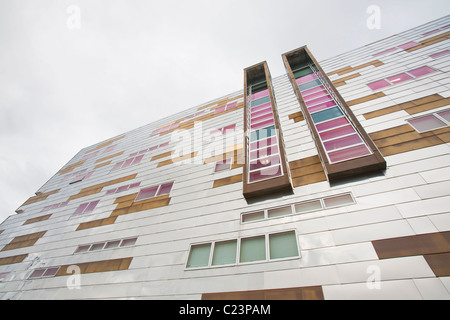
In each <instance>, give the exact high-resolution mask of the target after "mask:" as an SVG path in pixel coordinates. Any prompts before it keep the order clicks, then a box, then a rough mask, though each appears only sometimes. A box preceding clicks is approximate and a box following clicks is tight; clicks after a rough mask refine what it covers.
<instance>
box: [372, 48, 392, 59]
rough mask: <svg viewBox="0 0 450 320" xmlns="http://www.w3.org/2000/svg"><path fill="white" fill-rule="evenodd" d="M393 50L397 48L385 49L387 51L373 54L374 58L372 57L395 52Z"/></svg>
mask: <svg viewBox="0 0 450 320" xmlns="http://www.w3.org/2000/svg"><path fill="white" fill-rule="evenodd" d="M395 50H397V48H391V49H387V50H384V51H381V52H378V53H375V54H373V55H372V56H374V57H377V56H381V55H382V54H386V53H389V52H392V51H395Z"/></svg>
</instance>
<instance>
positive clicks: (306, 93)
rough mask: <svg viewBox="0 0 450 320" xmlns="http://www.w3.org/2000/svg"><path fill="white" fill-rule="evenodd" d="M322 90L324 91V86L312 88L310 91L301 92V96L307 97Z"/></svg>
mask: <svg viewBox="0 0 450 320" xmlns="http://www.w3.org/2000/svg"><path fill="white" fill-rule="evenodd" d="M323 90H325V87H324V86H318V87H314V88H312V89H308V90H304V91H302V96H303V95H305V96H307V95H310V94H313V93H315V92H318V91H323Z"/></svg>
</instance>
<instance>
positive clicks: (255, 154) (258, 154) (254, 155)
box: [250, 145, 278, 160]
mask: <svg viewBox="0 0 450 320" xmlns="http://www.w3.org/2000/svg"><path fill="white" fill-rule="evenodd" d="M277 153H278V146H277V145H273V146H270V147H267V148H264V149H259V150H257V151H252V152H250V160H255V159H258V158H262V157H266V156H270V155H272V154H277Z"/></svg>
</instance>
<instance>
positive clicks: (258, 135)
mask: <svg viewBox="0 0 450 320" xmlns="http://www.w3.org/2000/svg"><path fill="white" fill-rule="evenodd" d="M274 135H275V126H270V127H268V128H264V129H259V130H257V131H253V132H252V133H251V138H250V140H251V141H256V140H261V139H266V138H269V137H271V136H274Z"/></svg>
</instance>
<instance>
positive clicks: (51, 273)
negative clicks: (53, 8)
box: [42, 267, 59, 277]
mask: <svg viewBox="0 0 450 320" xmlns="http://www.w3.org/2000/svg"><path fill="white" fill-rule="evenodd" d="M58 270H59V267H54V268H48V269H47V270H46V271H45V273H44V274H43V275H42V276H43V277H53V276H55V274H56V273H57V272H58Z"/></svg>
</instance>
